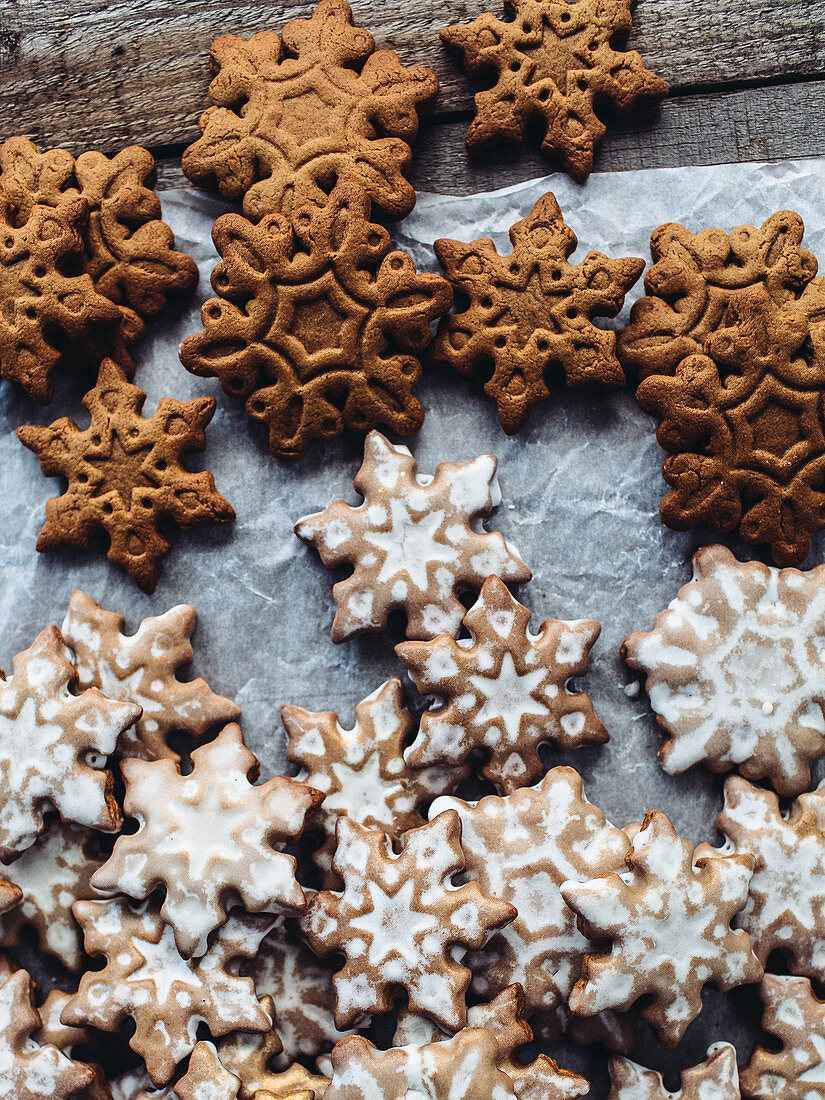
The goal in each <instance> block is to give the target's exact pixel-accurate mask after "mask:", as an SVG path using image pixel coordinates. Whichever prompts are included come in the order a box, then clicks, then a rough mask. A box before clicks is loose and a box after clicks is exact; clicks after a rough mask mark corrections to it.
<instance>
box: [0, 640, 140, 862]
mask: <svg viewBox="0 0 825 1100" xmlns="http://www.w3.org/2000/svg"><path fill="white" fill-rule="evenodd" d="M12 669H13V671H12V675H11V676H10V677H9V678H8V679H6V678H4V677H2V675H0V780H2V782H0V860H3V861H8V860H10V859H13V858H14V857H15V856H16V855H19V854H20V853H21V852H24V851H25V850H26V849H27V848H30V847H31V846H32V844H34V842H35V840H36V839H37V837H38V836H40V835H41V834H42V833H44V832H45V831H46V829H47V827H48V826H47V823H46V819H45V817H44V816H43V815H44V810H45V809H46V807H48V808H53V809H56V810H57V811H58V812H59V814H60V816H61V818H62V819H63V820H64V821H74V822H76V823H77V824H79V825H87V826H89V827H90V828H95V829H101V830H103V831H104V832H117V830H118V829H119V828H120V824H121V817H120V809H119V807H118V804H117V802H116V801H115V797H114V784H113V778H112V773H111V772H109V771H106V770H105V763H106V757H107V756H110V755H111V754H112V753H113V752H114V751H115V745H116V744H117V739H118V737H119V736H120V735H121V734H122V733H123V731H124V730H125V729H127V728H128V727H129V726H131V725H132V723H133V722H135V721H136V720H137V719H138V718H139V717H140V707H138V706H135V704H134V703H128V702H126V703H121V702H115V701H113V700H111V699H107V698H106V696H105V695H103V694H102V693H101V692H99V691H98V690H97V689H96V688H88V689H87V690H85V691H82V692H80V694H73V690H72V689H74V687H75V685H76V684H77V673H76V671H75V667H74V664H73V663H72V660H71V654H70V653H69V650H68V649H67V648H66V644H65V642H64V641H63V637H62V635H61V634H60V631H59V630H58V629H57V628H56V627H54V626H50V627H47V628H46V629H45V630H43V631H41V633H40V634H38V636H37V638H35V640H34V642H33V643H32V644H31V646H29V648H28V649H26V650H24V651H23V652H22V653H18V654H17V656H16V657H14V659H13V661H12Z"/></svg>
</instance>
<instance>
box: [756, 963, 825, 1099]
mask: <svg viewBox="0 0 825 1100" xmlns="http://www.w3.org/2000/svg"><path fill="white" fill-rule="evenodd" d="M759 993H760V996H761V998H762V1004H763V1005H764V1007H765V1012H764V1015H763V1017H762V1029H763V1031H767V1032H768V1034H769V1035H773V1036H775V1037H776V1039H778V1040H779V1042H780V1043H781V1047H780V1049H779V1050H776V1049H770V1050H769V1049H768V1048H766V1047H762V1046H758V1047H757V1048H756V1050H754V1052H753V1054H752V1056H751V1060H750V1063H749V1064H748V1066H747V1067H746V1068H745V1069H743V1070H742V1075H741V1079H742V1095H743V1096H750V1097H753V1100H780V1098H781V1100H820V1098H821V1097H823V1096H825V1001H820V999H819V997H817V996H816V994H815V993H814V991H813V989H812V988H811V983H810V982H809V981H808V979H807V978H788V977H780V976H779V975H777V974H766V975H765V977H764V978H763V980H762V985H761V986H760V988H759Z"/></svg>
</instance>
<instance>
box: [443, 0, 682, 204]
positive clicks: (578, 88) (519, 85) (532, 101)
mask: <svg viewBox="0 0 825 1100" xmlns="http://www.w3.org/2000/svg"><path fill="white" fill-rule="evenodd" d="M505 8H506V9H507V14H508V15H509V16H514V18H509V19H508V20H506V21H505V20H501V19H497V18H496V17H495V16H494V15H491V14H490V12H484V13H483V14H482V15H480V16H478V18H477V19H475V20H474V21H473V22H472V23H469V24H466V25H457V26H452V27H447V28H446V29H445V30H443V31H442V32H441V38H442V40H443V41H444V42H446V43H447V45H448V46H452V47H453V48H454V49H456V50H460V51H461V53H462V54H463V57H464V66H465V68H466V69H467V72H469V73H471V74H474V75H475V74H478V75H482V76H489V75H490V74H491V73H492V74H495V83H494V84H493V86H492V87H490V88H488V89H487V90H484V91H480V92H477V93H476V96H475V105H476V117H475V118H474V119H473V121H472V123H471V124H470V128H469V130H468V131H467V146H468V147H469V148H471V149H473V148H476V147H479V146H481V147H484V146H487V145H490V144H497V143H501V142H504V143H513V142H517V141H520V140H521V138H522V136H523V135H524V130H525V127H526V126H527V125H528V124H529V123H531V122H532V121H534V120H538V121H539V122H540V124H541V127H542V131H543V133H544V137H543V139H542V143H541V151H542V152H543V153H546V154H548V155H550V156H553V157H555V158H557V159H558V160H559V161H561V164H562V166H563V168H564V170H565V171H566V172H568V173H569V174H570V175H571V176H572V177H573V179H575V180H577V181H578V182H579V183H583V182H584V180H586V179H587V177H588V176H589V175H590V171H591V169H592V167H593V151H594V149H595V147H596V145H597V144H598V143H599V141H601V139H602V137H603V136H604V133H605V124H604V122H603V121H602V119H601V117H600V114H601V111H600V110H598V109H597V107H598V104H599V103H600V102H602V103H603V102H609V103H610V104H611V106H612V108H613V110H614V111H615V112H616V113H617V114H624V113H625V112H626V111H629V110H631V108H633V107H635V106H636V104H637V103H639V102H641V101H642V100H647V99H652V98H653V99H658V98H660V97H661V96H664V95H667V91H668V89H667V85H666V84H665V83H664V81H663V80H661V79H660V78H659V77H658V76H656V74H655V73H652V72H651V71H650V70H649V69H646V68H645V66H644V63H643V62H642V59H641V57H640V55H639V54H638V53H637V52H636V51H635V50H630V51H628V50H619V49H616V48H615V46H616V43H617V40H618V39H620V38H622V37H625V36H626V35H627V34H628V33H629V31H630V28H631V25H632V17H631V14H630V8H631V0H577V2H571V0H507V2H506V3H505Z"/></svg>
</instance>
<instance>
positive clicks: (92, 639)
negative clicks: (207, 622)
mask: <svg viewBox="0 0 825 1100" xmlns="http://www.w3.org/2000/svg"><path fill="white" fill-rule="evenodd" d="M196 619H197V612H196V611H195V608H194V607H192V606H191V605H189V604H179V605H178V606H177V607H172V608H170V609H169V610H168V611H166V612H164V614H162V615H157V616H154V615H152V616H150V617H148V618H146V619H143V620H142V622H141V624H140V626H139V627H138V629H137V630H136V632H135V633H134V634H126V633H125V632H124V626H125V619H124V618H123V616H122V615H117V614H115V612H113V611H104V610H103V608H102V607H101V606H100V604H98V603H96V602H95V601H94V600H93V599H92V598H91V597H90V596H87V595H86V594H85V592H81V591H80V589H77V590H76V591H74V592H73V593H72V598H71V600H70V601H69V610H68V612H67V614H66V618H65V619H64V620H63V626H62V628H61V629H62V631H63V637H64V638H65V639H66V642H67V644H68V645H69V646H70V647H71V649H72V650H73V652H74V655H75V663H76V665H77V676H78V682H79V683H80V685H81V687H98V688H100V690H101V691H102V692H104V694H106V695H108V696H109V697H110V698H112V699H126V700H129V702H132V703H139V704H140V706H141V707H142V708H143V714H142V715H141V716H140V718H139V719H138V720H137V722H135V724H134V725H133V726H131V727H130V728H129V729H128V730H126V732H125V733H124V734H123V736H122V737H121V739H120V741H119V743H118V750H119V752H120V753H121V755H123V756H135V757H138V758H140V759H141V760H160V759H166V760H174V761H175V762H177V761H178V760H179V759H180V757H179V756H178V754H177V753H176V752H175V750H174V749H173V748H172V747H171V746H170V744H169V737H170V735H171V734H173V733H185V734H186V735H187V736H188V737H193V738H197V739H198V740H201V739H203V738H204V737H205V736H206V735H207V734H208V733H209V731H210V730H211V729H213V728H214V727H216V726H224V725H226V723H227V722H233V721H235V720H237V719H238V718H240V716H241V708H240V707H239V706H237V704H235V703H233V702H232V700H231V699H224V697H223V696H222V695H216V694H215V692H214V691H212V689H211V688H210V687H209V684H207V682H206V681H205V680H204V679H203V678H202V677H200V676H199V677H198V678H197V679H195V680H185V681H184V680H179V679H178V678H177V675H176V674H177V672H178V670H179V669H180V667H181V666H182V665H188V664H189V663H190V662H191V661H192V659H193V658H194V655H195V654H194V650H193V649H192V642H191V637H192V632H193V630H194V629H195V620H196Z"/></svg>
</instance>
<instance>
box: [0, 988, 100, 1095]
mask: <svg viewBox="0 0 825 1100" xmlns="http://www.w3.org/2000/svg"><path fill="white" fill-rule="evenodd" d="M39 1027H40V1016H39V1014H38V1012H37V1010H36V1009H35V1007H34V1000H33V997H32V981H31V978H30V977H29V975H28V974H27V973H26V971H25V970H18V971H17V972H16V973H15V974H12V975H11V977H9V978H8V979H7V980H6V981H5V982H3V984H2V985H0V1100H67V1098H68V1097H70V1096H74V1095H75V1094H76V1093H77V1092H79V1091H80V1090H81V1089H83V1088H85V1087H86V1086H87V1085H90V1084H91V1083H92V1081H93V1080H94V1078H95V1071H94V1069H93V1068H92V1067H91V1066H87V1065H84V1064H83V1063H81V1062H73V1061H71V1060H70V1059H69V1058H67V1057H66V1055H65V1054H63V1053H62V1052H61V1051H59V1050H58V1049H57V1047H55V1046H43V1045H41V1044H40V1043H38V1042H37V1041H36V1040H35V1039H33V1038H32V1033H33V1032H35V1031H37V1029H38V1028H39Z"/></svg>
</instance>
